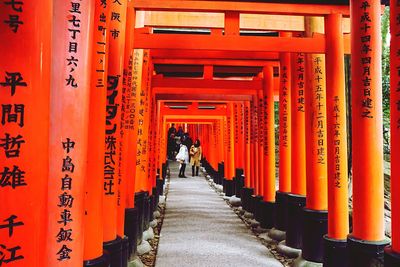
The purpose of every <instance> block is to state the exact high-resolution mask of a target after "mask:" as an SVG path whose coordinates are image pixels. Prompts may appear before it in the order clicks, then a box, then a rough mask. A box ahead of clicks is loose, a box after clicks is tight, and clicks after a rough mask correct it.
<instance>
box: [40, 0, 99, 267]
mask: <svg viewBox="0 0 400 267" xmlns="http://www.w3.org/2000/svg"><path fill="white" fill-rule="evenodd" d="M53 11H54V14H53V23H52V24H53V35H54V36H57V38H53V43H52V68H53V70H55V71H53V73H52V77H51V86H52V90H51V92H50V137H49V177H50V178H51V179H49V183H48V221H47V230H48V232H47V242H46V245H47V249H46V253H45V255H44V257H45V258H46V259H47V265H46V266H81V265H82V263H83V248H84V237H83V235H82V234H81V233H82V232H83V231H84V208H85V206H84V195H85V182H86V169H87V162H86V159H87V153H88V151H87V150H88V122H89V103H90V88H91V67H90V66H91V55H92V28H91V27H90V26H91V25H92V23H93V13H92V12H93V11H94V2H85V3H81V5H80V6H79V9H78V10H76V9H71V3H70V2H57V3H54V6H53ZM60 18H64V19H60ZM42 223H45V222H42ZM40 254H41V255H42V256H43V253H40Z"/></svg>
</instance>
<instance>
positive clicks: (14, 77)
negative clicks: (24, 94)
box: [0, 72, 28, 96]
mask: <svg viewBox="0 0 400 267" xmlns="http://www.w3.org/2000/svg"><path fill="white" fill-rule="evenodd" d="M0 85H1V86H3V87H10V89H11V96H13V95H14V94H15V90H16V89H17V86H21V87H27V86H28V84H27V83H26V82H24V78H22V75H21V73H20V72H6V76H5V82H0Z"/></svg>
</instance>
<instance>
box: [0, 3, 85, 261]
mask: <svg viewBox="0 0 400 267" xmlns="http://www.w3.org/2000/svg"><path fill="white" fill-rule="evenodd" d="M7 2H8V1H2V2H1V3H0V21H1V26H0V28H1V29H0V40H2V42H0V55H1V63H0V113H1V114H0V202H1V205H0V247H1V249H0V250H1V253H0V254H1V257H0V258H1V261H2V262H3V263H4V264H3V265H4V266H33V267H41V266H50V265H48V264H47V258H46V257H45V256H44V251H45V249H46V243H47V240H46V235H47V229H48V227H47V224H46V221H47V217H48V214H47V203H48V202H47V183H48V166H49V164H48V159H49V154H48V152H49V142H48V141H49V126H50V125H49V94H50V70H51V64H50V63H51V26H52V17H53V5H52V2H53V1H49V0H48V1H41V3H40V5H38V4H37V3H36V2H35V1H25V2H24V4H23V5H22V2H21V4H15V5H14V6H15V9H14V8H13V5H10V4H7ZM11 16H16V17H18V19H19V20H20V21H21V22H22V23H23V24H14V25H13V24H11V22H10V23H9V24H8V25H7V24H6V23H4V22H5V21H9V20H10V17H11ZM63 60H65V58H64V59H63ZM82 63H83V62H82ZM81 66H83V65H81ZM60 145H61V144H60ZM59 163H61V164H62V161H61V162H59ZM58 166H60V165H58ZM81 167H82V166H81ZM54 179H56V178H54ZM78 179H79V178H78ZM60 180H61V177H57V181H58V182H60ZM57 188H58V187H57ZM56 201H57V199H54V198H53V199H52V200H51V203H52V204H51V205H52V208H53V209H55V208H56V207H57V204H58V203H56ZM56 220H58V218H57V219H56ZM56 220H53V223H57V222H56ZM75 234H77V235H78V233H77V232H76V233H75ZM56 235H57V233H56V234H55V235H54V236H53V237H52V239H53V240H51V242H52V244H54V243H55V239H56ZM61 247H62V246H60V247H59V248H58V249H60V248H61ZM57 252H58V251H56V252H55V253H54V254H53V255H51V257H53V258H54V257H56V256H57V255H56V253H57ZM76 256H77V255H76ZM81 264H82V262H79V266H80V265H81Z"/></svg>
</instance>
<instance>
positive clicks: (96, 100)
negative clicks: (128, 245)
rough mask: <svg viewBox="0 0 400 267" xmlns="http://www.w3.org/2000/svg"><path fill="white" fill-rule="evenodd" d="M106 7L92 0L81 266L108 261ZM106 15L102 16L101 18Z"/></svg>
mask: <svg viewBox="0 0 400 267" xmlns="http://www.w3.org/2000/svg"><path fill="white" fill-rule="evenodd" d="M107 14H108V6H105V5H104V4H102V1H101V0H96V1H95V11H94V24H93V25H94V32H93V42H92V43H93V51H92V65H91V74H90V75H91V82H90V106H89V122H88V128H89V130H88V131H89V132H88V152H87V153H88V154H87V170H86V185H85V217H84V234H83V236H84V237H85V240H84V255H83V256H84V257H83V258H84V260H85V262H84V265H85V266H93V264H92V263H91V262H98V264H107V261H108V259H107V257H105V256H103V201H102V200H103V180H102V179H99V177H102V176H103V172H104V166H103V162H104V152H105V147H104V139H105V124H104V121H105V119H106V110H105V108H104V107H105V106H106V98H107V63H108V45H107V44H108V38H107V37H108V35H107V33H106V29H107V28H108V25H109V21H110V18H109V17H107ZM104 17H105V18H104Z"/></svg>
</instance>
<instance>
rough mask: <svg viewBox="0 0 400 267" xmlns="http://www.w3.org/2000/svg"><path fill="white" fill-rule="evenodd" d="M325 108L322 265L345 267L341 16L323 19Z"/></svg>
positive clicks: (346, 221) (346, 225)
mask: <svg viewBox="0 0 400 267" xmlns="http://www.w3.org/2000/svg"><path fill="white" fill-rule="evenodd" d="M325 32H326V38H327V44H328V46H327V52H326V73H327V74H326V84H327V92H326V105H327V137H328V143H327V144H328V234H327V236H326V237H325V249H324V254H325V258H324V265H326V266H328V267H329V266H346V264H347V251H346V249H347V248H346V247H347V241H346V239H347V235H348V234H349V214H348V189H347V187H348V176H347V174H348V170H347V125H346V114H347V109H346V87H345V74H344V55H343V54H344V45H343V33H342V16H341V15H340V14H334V15H329V16H327V17H326V19H325Z"/></svg>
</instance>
